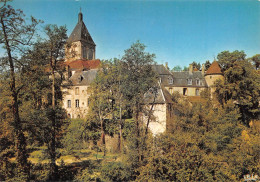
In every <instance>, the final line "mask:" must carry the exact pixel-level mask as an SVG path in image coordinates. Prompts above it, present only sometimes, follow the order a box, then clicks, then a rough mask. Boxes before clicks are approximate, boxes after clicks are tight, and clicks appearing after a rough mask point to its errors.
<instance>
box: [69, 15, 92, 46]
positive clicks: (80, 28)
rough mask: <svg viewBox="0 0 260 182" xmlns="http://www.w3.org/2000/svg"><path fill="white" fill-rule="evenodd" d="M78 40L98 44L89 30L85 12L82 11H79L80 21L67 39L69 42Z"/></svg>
mask: <svg viewBox="0 0 260 182" xmlns="http://www.w3.org/2000/svg"><path fill="white" fill-rule="evenodd" d="M77 41H84V42H87V43H89V44H92V45H94V46H95V45H96V44H95V42H94V41H93V39H92V37H91V35H90V33H89V32H88V29H87V27H86V25H85V23H84V22H83V14H82V13H81V12H80V13H79V20H78V23H77V25H76V26H75V28H74V30H73V31H72V33H71V34H70V36H69V38H68V40H67V42H68V43H72V42H77Z"/></svg>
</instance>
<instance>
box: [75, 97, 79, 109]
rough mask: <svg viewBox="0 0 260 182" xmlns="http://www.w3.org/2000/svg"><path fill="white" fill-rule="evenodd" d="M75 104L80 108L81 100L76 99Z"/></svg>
mask: <svg viewBox="0 0 260 182" xmlns="http://www.w3.org/2000/svg"><path fill="white" fill-rule="evenodd" d="M75 103H76V107H79V99H76V100H75Z"/></svg>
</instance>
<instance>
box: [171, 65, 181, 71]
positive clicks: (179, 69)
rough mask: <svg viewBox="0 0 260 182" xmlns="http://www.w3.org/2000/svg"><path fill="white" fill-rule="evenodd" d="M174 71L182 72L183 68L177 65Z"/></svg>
mask: <svg viewBox="0 0 260 182" xmlns="http://www.w3.org/2000/svg"><path fill="white" fill-rule="evenodd" d="M172 71H182V68H181V66H179V65H177V66H174V67H173V68H172Z"/></svg>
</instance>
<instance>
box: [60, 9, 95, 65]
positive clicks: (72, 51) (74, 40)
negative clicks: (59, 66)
mask: <svg viewBox="0 0 260 182" xmlns="http://www.w3.org/2000/svg"><path fill="white" fill-rule="evenodd" d="M65 54H66V62H71V61H75V60H79V59H84V60H93V59H95V57H96V56H95V54H96V44H95V42H94V41H93V39H92V37H91V35H90V33H89V32H88V29H87V27H86V25H85V23H84V22H83V14H82V13H81V12H80V13H79V14H78V23H77V25H76V26H75V28H74V30H73V31H72V33H71V34H70V36H69V38H68V40H67V44H66V47H65Z"/></svg>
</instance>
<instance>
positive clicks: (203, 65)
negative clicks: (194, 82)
mask: <svg viewBox="0 0 260 182" xmlns="http://www.w3.org/2000/svg"><path fill="white" fill-rule="evenodd" d="M201 73H202V75H203V76H204V74H205V64H202V67H201Z"/></svg>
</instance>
